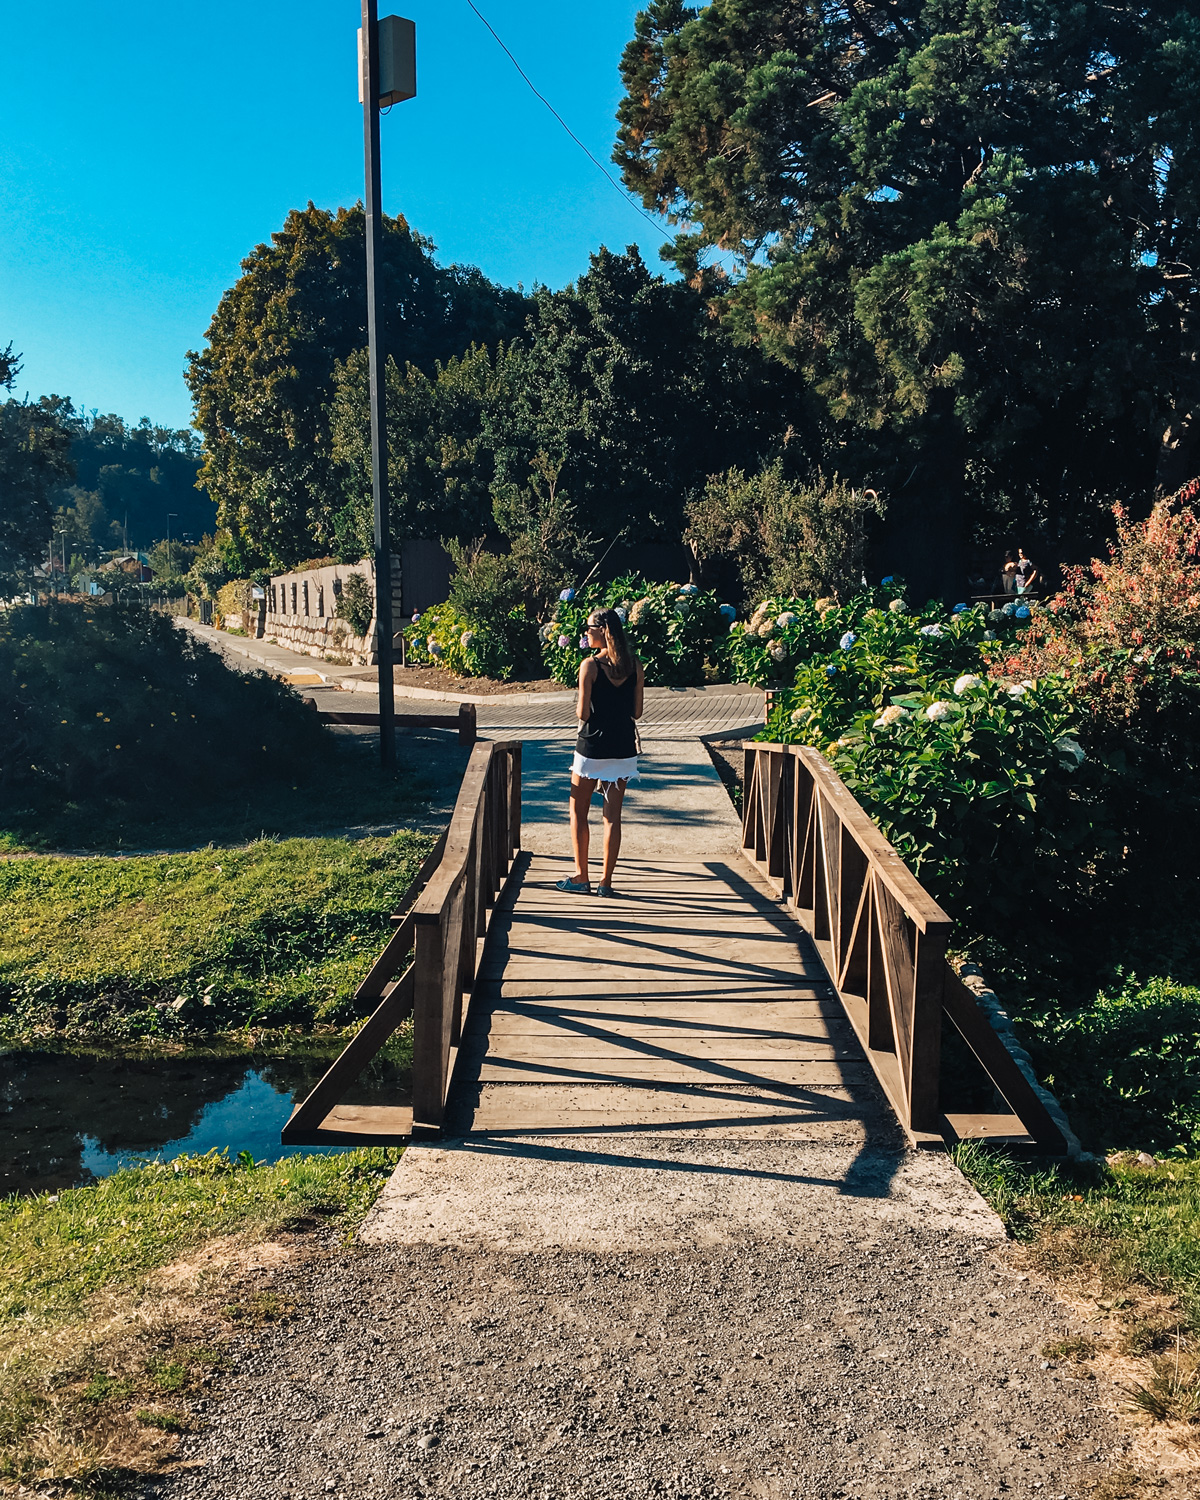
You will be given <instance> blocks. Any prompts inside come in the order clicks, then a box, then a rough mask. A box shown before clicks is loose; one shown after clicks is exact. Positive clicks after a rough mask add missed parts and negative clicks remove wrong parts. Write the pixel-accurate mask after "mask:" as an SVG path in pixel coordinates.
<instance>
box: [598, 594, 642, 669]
mask: <svg viewBox="0 0 1200 1500" xmlns="http://www.w3.org/2000/svg"><path fill="white" fill-rule="evenodd" d="M592 619H593V620H595V621H596V623H597V624H598V625H599V626H600V628H601V629H602V630H603V631H604V644H605V645H606V646H607V647H608V654H609V656H610V658H611V659H612V664H613V666H614V667H615V668H616V673H617V676H618V677H619V678H620V679H621V680H622V681H624V680H625V678H626V677H628V676H629V675H630V674H631V673H633V672H636V671H637V657H636V656H635V655H634V654H633V647H632V646H631V645H630V644H629V637H628V636H627V635H626V634H625V627H624V625H622V624H621V616H620V615H619V614H618V613H617V612H616V610H615V609H597V610H595V611H593V613H592Z"/></svg>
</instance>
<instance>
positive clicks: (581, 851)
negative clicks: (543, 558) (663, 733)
mask: <svg viewBox="0 0 1200 1500" xmlns="http://www.w3.org/2000/svg"><path fill="white" fill-rule="evenodd" d="M587 641H588V646H589V647H590V648H591V650H592V653H593V654H592V655H591V656H588V657H585V658H584V660H583V661H581V662H580V664H579V701H578V704H577V705H576V713H577V714H578V716H579V738H578V739H577V740H576V741H575V758H574V760H573V761H572V762H571V847H572V849H573V851H574V854H575V873H574V875H572V876H569V877H568V878H567V879H566V880H560V881H558V882H556V888H557V889H558V890H560V891H571V892H574V893H576V894H578V895H584V896H590V895H591V893H592V883H591V881H590V880H589V879H588V845H589V842H590V838H591V832H590V830H589V828H588V810H589V808H590V807H591V803H592V793H593V792H594V791H595V790H596V787H597V786H599V787H600V788H601V790H602V795H603V799H604V874H603V875H602V876H601V879H600V884H599V886H598V887H597V889H596V894H597V895H598V896H612V895H614V894H615V892H614V891H613V883H612V880H613V870H614V868H615V866H616V863H617V855H618V854H619V853H620V852H621V804H622V802H623V801H624V798H625V788H626V786H628V784H629V783H630V782H631V781H635V780H636V779H637V774H638V763H637V729H636V728H635V726H634V721H635V720H636V719H640V718H641V716H642V689H643V686H644V682H645V673H644V672H643V670H642V664H641V662H640V661H638V659H637V657H636V656H635V655H634V654H633V651H632V649H631V648H630V645H629V641H628V640H627V639H626V636H625V630H624V627H623V625H622V624H621V617H620V615H619V614H617V612H616V610H615V609H598V610H596V611H595V612H594V613H593V614H592V615H591V617H590V618H589V620H588V625H587Z"/></svg>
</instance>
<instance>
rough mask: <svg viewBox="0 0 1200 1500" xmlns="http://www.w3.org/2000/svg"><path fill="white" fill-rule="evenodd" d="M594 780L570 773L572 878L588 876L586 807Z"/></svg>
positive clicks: (585, 877) (583, 878) (589, 805)
mask: <svg viewBox="0 0 1200 1500" xmlns="http://www.w3.org/2000/svg"><path fill="white" fill-rule="evenodd" d="M595 790H596V783H595V782H594V781H586V780H584V779H583V778H582V777H580V776H577V775H576V774H575V773H574V772H572V773H571V849H572V851H573V853H574V855H575V874H574V876H573V877H572V878H573V879H574V880H586V879H587V878H588V847H589V845H590V843H591V832H590V830H589V828H588V809H589V808H590V807H591V805H592V793H593V792H594V791H595Z"/></svg>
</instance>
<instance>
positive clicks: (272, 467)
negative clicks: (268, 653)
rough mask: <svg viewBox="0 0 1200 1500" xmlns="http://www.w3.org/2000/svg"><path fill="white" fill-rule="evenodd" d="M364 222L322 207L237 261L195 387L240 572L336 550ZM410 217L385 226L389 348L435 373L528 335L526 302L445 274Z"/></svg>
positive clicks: (222, 515)
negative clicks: (333, 425)
mask: <svg viewBox="0 0 1200 1500" xmlns="http://www.w3.org/2000/svg"><path fill="white" fill-rule="evenodd" d="M364 236H365V215H364V213H363V210H362V208H361V207H355V208H349V209H346V208H340V209H338V210H337V212H336V213H330V212H326V211H325V210H323V209H318V208H315V207H314V206H313V205H312V204H311V203H310V204H309V205H308V207H307V208H306V209H303V210H295V211H293V212H291V213H289V214H288V216H287V219H286V221H285V223H284V225H283V228H282V229H281V230H280V231H279V232H278V233H277V234H273V235H272V236H271V243H270V244H269V245H259V246H257V248H256V249H255V250H254V251H253V252H252V253H251V254H250V255H249V256H247V257H246V259H245V260H244V261H243V262H242V275H241V276H240V277H239V279H238V281H237V282H236V283H235V284H234V286H233V287H231V288H230V290H229V291H228V292H226V293H225V295H224V296H223V297H222V298H221V301H220V303H219V305H218V307H217V311H216V313H215V315H214V317H213V320H212V322H211V324H210V325H209V329H208V334H207V345H206V347H205V348H204V349H203V350H202V351H199V352H195V351H193V352H192V353H190V354H189V356H188V360H189V363H188V369H187V381H188V385H189V387H190V388H191V392H192V396H193V398H194V400H195V403H196V425H197V427H198V428H199V429H200V431H201V432H202V433H203V434H204V443H205V461H204V466H203V469H202V470H201V479H202V480H203V482H204V483H205V485H206V486H207V487H208V490H209V493H210V494H211V495H212V497H213V499H214V500H215V501H216V504H217V510H218V520H219V523H220V525H222V526H223V527H226V528H228V530H229V532H230V534H231V537H232V539H233V542H234V544H235V546H236V547H238V548H240V550H241V554H242V557H243V560H244V563H245V565H247V566H259V565H262V564H268V565H272V566H288V565H290V564H292V563H294V562H296V561H298V560H300V559H302V558H304V557H308V556H311V555H312V552H313V550H314V548H316V549H317V550H319V551H327V550H329V548H330V547H331V546H332V545H334V543H335V540H336V526H335V519H334V518H335V516H336V514H337V512H338V511H339V510H340V509H341V508H342V505H343V503H344V502H343V500H342V497H341V495H340V492H339V491H338V489H337V487H336V484H335V480H334V476H333V471H332V467H331V454H330V449H331V436H330V428H329V415H328V407H329V404H330V402H331V401H332V398H333V394H334V374H335V370H336V368H337V366H338V365H339V363H340V362H342V361H345V360H346V359H348V358H349V357H350V355H351V354H352V353H353V352H354V351H355V350H356V349H361V348H363V347H365V345H366V342H367V331H366V329H367V313H366V271H365V238H364ZM432 251H433V246H432V245H431V244H430V242H429V241H428V240H426V239H424V238H422V237H421V236H420V235H417V234H413V233H412V232H411V231H410V230H409V227H408V225H407V223H406V222H405V220H404V219H403V218H394V219H392V218H388V217H387V216H386V215H385V216H384V220H383V255H382V260H381V267H380V278H381V285H380V290H381V296H382V300H383V305H384V307H385V308H386V310H387V311H386V316H385V318H384V327H385V351H386V353H387V354H388V355H389V356H390V357H391V358H393V359H398V360H404V361H411V362H412V363H413V364H414V365H415V366H417V368H419V369H422V370H427V371H432V370H433V369H434V367H435V365H436V363H437V361H438V360H446V359H449V358H451V357H452V356H454V355H458V354H461V353H463V352H464V351H465V350H466V349H467V348H468V347H469V346H470V345H471V344H472V343H474V342H480V343H494V342H496V341H497V340H499V339H501V338H504V337H506V336H508V335H509V334H510V333H512V332H514V331H515V330H516V328H518V327H519V326H520V321H521V318H522V316H523V313H524V306H525V300H524V298H523V297H522V296H521V295H520V294H519V293H517V292H512V291H508V290H505V289H502V288H500V287H497V286H494V285H493V284H492V283H491V282H489V281H488V280H487V279H486V278H485V277H484V276H483V275H482V274H481V273H480V272H479V271H477V270H475V269H474V268H473V267H464V266H449V267H441V266H438V265H437V264H436V263H435V262H434V260H433V257H432Z"/></svg>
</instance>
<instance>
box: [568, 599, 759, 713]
mask: <svg viewBox="0 0 1200 1500" xmlns="http://www.w3.org/2000/svg"><path fill="white" fill-rule="evenodd" d="M597 609H615V610H617V612H618V613H619V614H620V615H621V616H622V618H623V619H624V621H625V629H626V631H627V633H628V635H629V640H630V643H631V644H632V646H633V649H634V650H635V651H636V652H637V654H638V656H639V657H640V658H641V661H642V664H643V666H644V667H645V669H646V681H647V682H648V683H649V684H651V685H652V686H655V687H693V686H696V685H698V684H700V683H702V682H703V681H704V680H705V676H706V672H708V673H712V672H719V671H722V670H724V656H725V637H726V634H727V632H728V629H729V623H730V620H731V619H732V618H733V616H734V614H735V613H736V612H735V611H734V609H733V607H732V606H731V605H727V604H726V605H723V604H721V603H720V601H719V600H718V598H717V596H716V594H714V593H711V592H706V591H704V590H701V589H700V588H698V587H697V586H696V585H695V584H691V583H685V584H678V583H647V582H646V580H645V579H644V578H642V577H640V576H639V575H638V574H636V573H634V574H628V575H626V576H625V577H623V578H615V579H613V580H612V582H611V583H592V584H588V585H587V586H586V587H585V588H582V589H579V590H578V591H576V590H574V589H570V588H566V589H563V591H562V593H561V594H560V596H559V599H558V603H557V605H556V607H555V609H554V611H553V613H552V615H551V617H550V619H549V620H547V621H546V622H545V623H544V624H543V625H542V626H541V630H540V634H541V642H542V659H543V660H544V662H545V663H546V671H547V674H548V675H549V676H550V677H553V678H554V679H555V680H556V681H558V682H562V683H567V684H571V685H573V684H574V683H575V681H576V680H577V678H578V676H579V663H580V662H581V661H582V660H583V658H584V656H585V655H586V654H587V637H586V635H585V628H586V626H587V621H588V616H589V615H590V614H591V613H592V612H593V611H594V610H597Z"/></svg>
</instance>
